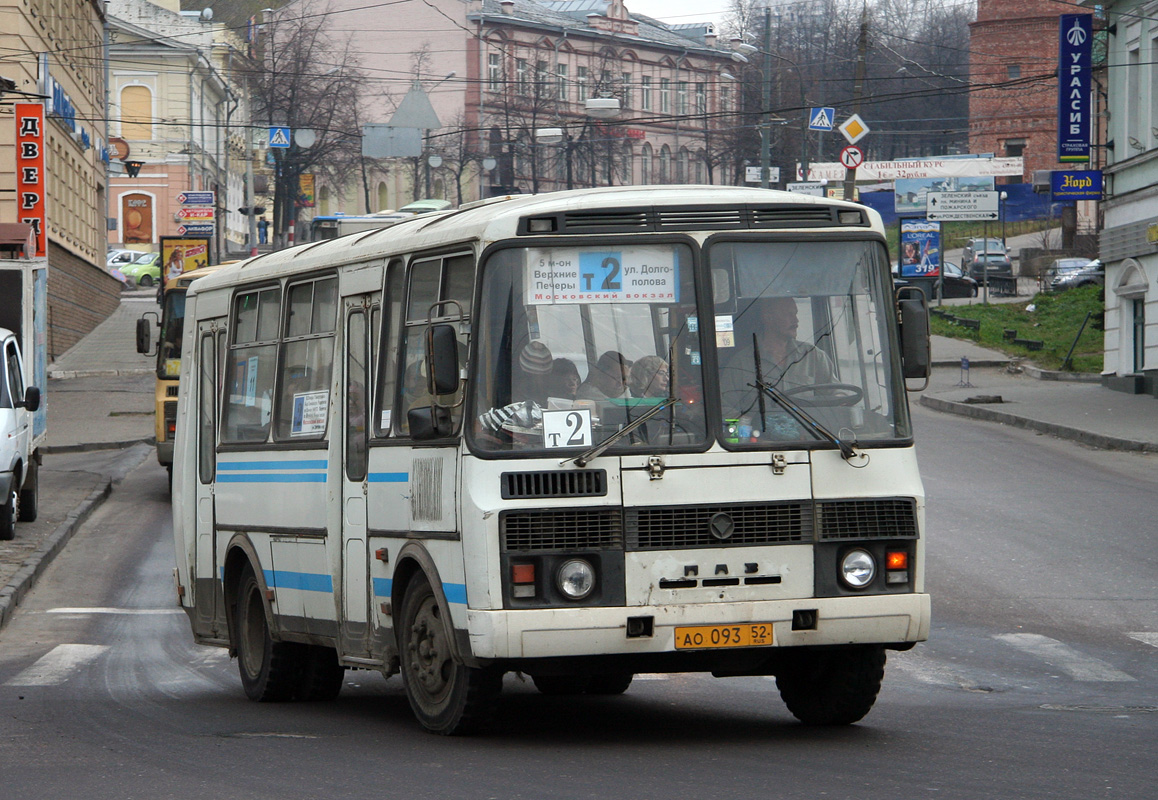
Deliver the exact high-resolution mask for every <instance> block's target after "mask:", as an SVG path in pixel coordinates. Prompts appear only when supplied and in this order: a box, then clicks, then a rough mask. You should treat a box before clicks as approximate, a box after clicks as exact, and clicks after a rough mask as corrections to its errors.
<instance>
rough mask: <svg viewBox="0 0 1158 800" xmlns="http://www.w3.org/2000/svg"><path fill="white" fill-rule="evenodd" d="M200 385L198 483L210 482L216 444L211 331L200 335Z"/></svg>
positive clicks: (214, 382) (214, 349)
mask: <svg viewBox="0 0 1158 800" xmlns="http://www.w3.org/2000/svg"><path fill="white" fill-rule="evenodd" d="M199 360H200V362H201V364H200V367H201V375H200V380H201V385H200V387H199V394H198V398H197V402H198V404H199V406H200V413H199V415H198V416H199V417H200V419H199V422H198V424H199V426H200V429H201V431H200V438H199V440H198V442H197V465H198V467H197V471H198V475H199V477H200V478H201V482H202V483H213V478H214V472H215V468H216V466H217V463H216V446H217V419H216V417H217V415H216V413H214V412H215V408H216V401H217V372H218V370H217V348H216V346H215V343H214V341H213V334H212V333H207V334H205V335H203V336H202V337H201V353H200V356H199Z"/></svg>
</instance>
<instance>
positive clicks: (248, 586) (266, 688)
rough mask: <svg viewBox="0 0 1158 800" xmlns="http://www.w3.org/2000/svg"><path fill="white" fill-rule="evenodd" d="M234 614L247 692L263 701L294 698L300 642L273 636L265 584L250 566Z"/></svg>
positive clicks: (251, 696)
mask: <svg viewBox="0 0 1158 800" xmlns="http://www.w3.org/2000/svg"><path fill="white" fill-rule="evenodd" d="M234 618H235V625H234V627H235V630H236V632H237V640H236V642H235V643H234V644H235V645H236V647H237V668H238V672H240V673H241V685H242V687H243V688H244V689H245V696H246V697H248V698H249V699H250V700H254V701H256V702H259V703H277V702H282V701H285V700H291V699H293V696H294V693H295V690H296V689H297V682H298V681H297V679H298V672H299V670H298V669H297V667H298V663H297V662H298V661H299V658H298V656H299V646H298V645H296V644H294V643H292V642H275V641H274V640H273V637H272V635H271V634H270V630H269V622H268V620H267V619H266V616H265V602H264V600H263V598H262V591H261V585H260V584H259V583H258V582H257V577H256V576H255V575H254V573H253V568H252V567H250V566H246V568H245V572H244V573H243V574H242V576H241V581H240V583H238V586H237V605H236V606H235V609H234Z"/></svg>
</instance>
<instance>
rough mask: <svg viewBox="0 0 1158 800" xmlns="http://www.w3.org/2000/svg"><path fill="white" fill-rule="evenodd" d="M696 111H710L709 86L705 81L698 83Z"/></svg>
mask: <svg viewBox="0 0 1158 800" xmlns="http://www.w3.org/2000/svg"><path fill="white" fill-rule="evenodd" d="M696 113H697V114H707V113H708V87H707V86H706V85H705V84H703V83H697V84H696Z"/></svg>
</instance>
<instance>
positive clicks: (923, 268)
mask: <svg viewBox="0 0 1158 800" xmlns="http://www.w3.org/2000/svg"><path fill="white" fill-rule="evenodd" d="M940 274H941V223H940V222H930V221H929V220H924V219H903V220H901V277H902V278H936V277H937V276H938V275H940Z"/></svg>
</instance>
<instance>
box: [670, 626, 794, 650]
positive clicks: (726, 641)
mask: <svg viewBox="0 0 1158 800" xmlns="http://www.w3.org/2000/svg"><path fill="white" fill-rule="evenodd" d="M771 644H772V623H771V622H745V623H743V624H740V625H695V626H690V627H685V628H676V629H675V646H676V650H699V649H706V648H712V647H768V646H770V645H771Z"/></svg>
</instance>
